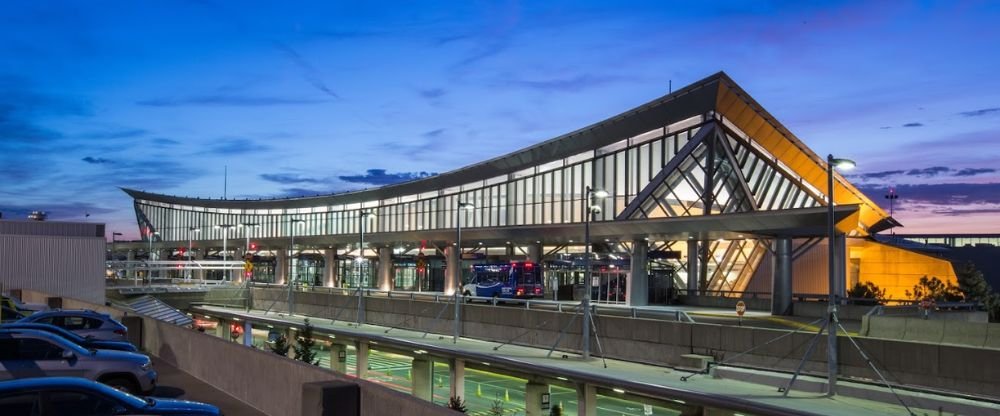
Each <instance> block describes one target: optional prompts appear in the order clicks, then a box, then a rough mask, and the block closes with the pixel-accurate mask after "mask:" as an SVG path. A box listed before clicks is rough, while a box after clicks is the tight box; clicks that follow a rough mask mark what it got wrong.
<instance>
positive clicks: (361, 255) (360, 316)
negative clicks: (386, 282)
mask: <svg viewBox="0 0 1000 416" xmlns="http://www.w3.org/2000/svg"><path fill="white" fill-rule="evenodd" d="M370 216H372V213H370V212H368V211H361V213H360V214H358V219H359V220H360V221H361V224H359V225H360V234H359V235H358V256H357V257H355V258H354V267H356V268H357V270H358V274H357V277H356V278H355V282H354V284H355V285H356V286H357V291H358V312H357V314H356V315H355V323H356V324H357V325H358V326H361V322H362V321H364V306H363V301H364V296H362V294H361V275H362V273H363V272H364V269H363V268H362V267H363V266H364V265H363V264H362V263H363V262H364V261H365V223H367V222H368V217H370Z"/></svg>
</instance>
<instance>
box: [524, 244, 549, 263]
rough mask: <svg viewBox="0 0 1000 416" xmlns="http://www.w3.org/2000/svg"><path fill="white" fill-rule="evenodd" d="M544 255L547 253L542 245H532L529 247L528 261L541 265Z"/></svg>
mask: <svg viewBox="0 0 1000 416" xmlns="http://www.w3.org/2000/svg"><path fill="white" fill-rule="evenodd" d="M544 255H545V252H544V251H543V247H542V244H541V243H531V244H529V245H528V261H530V262H534V263H539V264H541V263H542V257H543V256H544Z"/></svg>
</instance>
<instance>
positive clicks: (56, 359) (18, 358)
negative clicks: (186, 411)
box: [0, 329, 157, 394]
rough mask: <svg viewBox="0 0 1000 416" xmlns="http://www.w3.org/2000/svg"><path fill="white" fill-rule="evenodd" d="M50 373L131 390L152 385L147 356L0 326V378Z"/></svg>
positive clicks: (153, 378)
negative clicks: (95, 347)
mask: <svg viewBox="0 0 1000 416" xmlns="http://www.w3.org/2000/svg"><path fill="white" fill-rule="evenodd" d="M50 376H72V377H83V378H86V379H89V380H94V381H99V382H101V383H104V384H107V385H109V386H111V387H114V388H117V389H120V390H125V391H127V392H130V393H133V394H141V393H143V392H149V391H152V390H153V389H154V388H155V387H156V378H157V374H156V371H154V370H153V363H152V362H151V361H150V360H149V357H147V356H145V355H142V354H138V353H134V352H125V351H111V350H88V349H86V348H83V347H81V346H79V345H77V344H74V343H72V342H70V341H68V340H67V339H66V338H63V337H60V336H58V335H55V334H53V333H51V332H44V331H39V330H37V329H0V381H4V380H12V379H22V378H32V377H50Z"/></svg>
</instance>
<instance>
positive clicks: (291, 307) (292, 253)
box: [288, 218, 306, 315]
mask: <svg viewBox="0 0 1000 416" xmlns="http://www.w3.org/2000/svg"><path fill="white" fill-rule="evenodd" d="M304 222H306V221H305V220H301V219H298V218H292V219H291V220H289V225H291V230H290V231H289V232H290V233H291V235H292V243H291V245H290V247H289V251H290V253H289V255H288V314H289V315H292V314H294V313H295V305H294V303H292V300H293V299H292V282H293V281H295V276H294V274H293V273H294V272H295V267H293V266H292V260H294V259H293V258H294V257H295V227H297V226H298V225H299V224H302V223H304Z"/></svg>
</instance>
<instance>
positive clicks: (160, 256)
mask: <svg viewBox="0 0 1000 416" xmlns="http://www.w3.org/2000/svg"><path fill="white" fill-rule="evenodd" d="M171 254H174V250H173V249H164V250H157V253H156V260H157V261H163V260H170V255H171ZM156 277H170V276H169V272H164V271H162V270H161V271H157V272H156Z"/></svg>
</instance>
